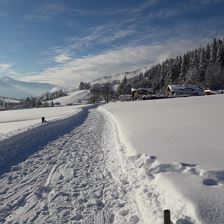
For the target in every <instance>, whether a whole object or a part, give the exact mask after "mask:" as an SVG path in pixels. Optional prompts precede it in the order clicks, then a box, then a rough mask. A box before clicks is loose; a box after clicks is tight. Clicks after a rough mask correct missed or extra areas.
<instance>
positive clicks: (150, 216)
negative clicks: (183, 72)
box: [103, 95, 224, 224]
mask: <svg viewBox="0 0 224 224" xmlns="http://www.w3.org/2000/svg"><path fill="white" fill-rule="evenodd" d="M223 99H224V96H223V95H216V96H203V97H192V98H178V99H169V100H168V99H166V100H157V101H141V102H140V101H139V102H125V103H110V104H107V105H105V106H103V108H104V109H107V111H110V113H108V112H107V113H108V114H110V116H111V115H113V116H112V117H113V119H114V120H115V122H116V125H117V130H118V133H119V136H120V137H121V143H124V146H123V147H121V149H120V152H121V155H122V158H123V161H124V163H126V167H125V169H126V171H127V172H128V173H129V175H130V178H131V179H132V181H133V186H134V188H135V190H134V194H135V200H136V202H137V203H138V207H139V211H140V213H141V216H142V218H143V220H144V223H154V224H155V223H161V222H162V212H163V210H164V209H170V210H171V216H172V221H173V222H174V223H178V224H183V223H188V224H190V223H203V224H211V223H212V224H216V223H217V224H218V223H222V222H223V220H224V211H223V199H224V198H223V195H224V185H223V183H224V165H223V162H224V155H223V145H224V144H223V143H224V140H223V134H222V130H223V126H224V121H223V119H222V116H223V112H224V105H223Z"/></svg>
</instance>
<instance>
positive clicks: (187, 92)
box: [166, 85, 204, 97]
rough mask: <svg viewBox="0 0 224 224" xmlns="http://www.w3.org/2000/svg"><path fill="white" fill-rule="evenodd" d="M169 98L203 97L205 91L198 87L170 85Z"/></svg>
mask: <svg viewBox="0 0 224 224" xmlns="http://www.w3.org/2000/svg"><path fill="white" fill-rule="evenodd" d="M166 92H167V96H174V97H184V96H201V95H204V92H203V90H202V89H201V88H200V87H198V86H196V85H168V87H167V89H166Z"/></svg>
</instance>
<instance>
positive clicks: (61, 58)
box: [53, 53, 72, 63]
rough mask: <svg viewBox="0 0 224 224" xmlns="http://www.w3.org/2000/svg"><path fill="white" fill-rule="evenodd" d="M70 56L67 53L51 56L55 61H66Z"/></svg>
mask: <svg viewBox="0 0 224 224" xmlns="http://www.w3.org/2000/svg"><path fill="white" fill-rule="evenodd" d="M71 59H72V57H71V56H70V55H69V54H66V53H64V54H59V55H56V56H54V57H53V61H54V62H56V63H65V62H67V61H70V60H71Z"/></svg>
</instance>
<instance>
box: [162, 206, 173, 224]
mask: <svg viewBox="0 0 224 224" xmlns="http://www.w3.org/2000/svg"><path fill="white" fill-rule="evenodd" d="M163 218H164V224H171V220H170V210H168V209H166V210H164V211H163Z"/></svg>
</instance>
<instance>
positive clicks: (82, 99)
mask: <svg viewBox="0 0 224 224" xmlns="http://www.w3.org/2000/svg"><path fill="white" fill-rule="evenodd" d="M90 96H91V94H90V92H89V91H88V90H75V91H72V92H69V93H68V96H63V97H60V98H57V99H55V100H53V101H54V103H60V104H61V105H69V104H79V103H88V100H89V98H90ZM50 102H51V101H50Z"/></svg>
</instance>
